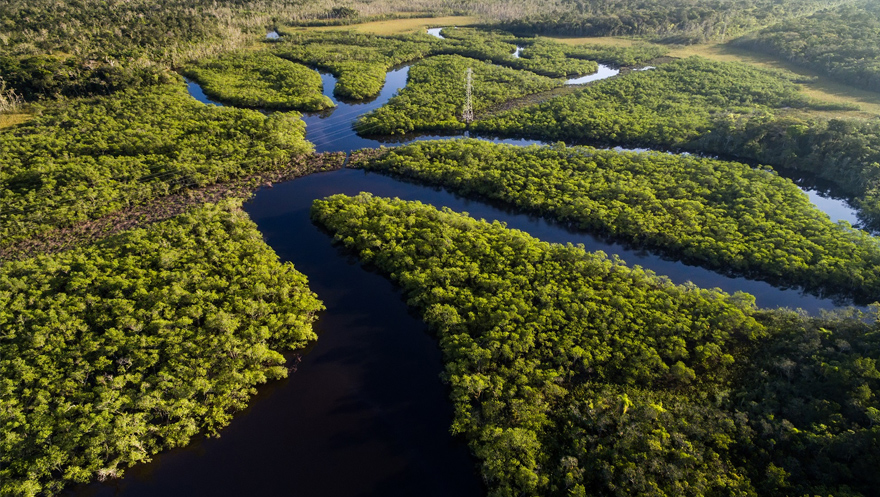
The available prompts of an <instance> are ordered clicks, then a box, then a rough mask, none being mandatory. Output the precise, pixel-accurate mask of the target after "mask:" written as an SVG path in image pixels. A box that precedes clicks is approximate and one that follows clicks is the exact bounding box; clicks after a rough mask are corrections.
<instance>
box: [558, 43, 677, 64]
mask: <svg viewBox="0 0 880 497" xmlns="http://www.w3.org/2000/svg"><path fill="white" fill-rule="evenodd" d="M561 47H562V49H563V50H564V51H565V54H566V55H567V56H568V57H573V58H577V59H587V60H595V61H599V62H603V63H605V64H612V65H616V66H635V65H639V64H644V63H645V62H648V61H650V60H652V59H656V58H658V57H662V56H664V55H666V53H667V49H666V48H665V47H663V46H660V45H652V44H649V43H636V44H634V45H631V46H628V47H613V46H608V45H592V44H584V45H561Z"/></svg>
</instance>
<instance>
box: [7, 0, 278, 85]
mask: <svg viewBox="0 0 880 497" xmlns="http://www.w3.org/2000/svg"><path fill="white" fill-rule="evenodd" d="M288 3H292V2H289V1H288V0H279V1H277V2H272V4H271V6H272V10H273V11H274V14H273V15H279V14H280V13H281V12H282V11H283V9H284V7H285V4H288ZM267 7H269V3H268V2H264V1H262V0H248V1H247V2H240V1H228V0H223V1H220V2H215V1H213V0H166V1H163V2H162V4H161V7H159V6H157V5H156V2H153V1H151V0H60V1H58V0H6V1H4V2H2V3H0V41H2V45H0V46H2V48H0V74H2V75H3V77H4V79H6V80H7V81H8V82H10V83H11V84H12V85H13V87H14V88H15V89H16V91H17V92H18V93H19V94H21V95H24V96H25V97H26V98H28V99H29V100H31V99H38V98H43V97H55V96H86V95H97V94H108V93H112V92H114V91H118V90H121V89H126V88H133V87H141V86H149V85H153V84H156V83H157V80H163V79H168V77H169V71H168V70H169V68H170V67H171V66H174V65H177V64H179V63H181V62H183V61H185V60H189V59H191V58H193V57H194V56H196V55H204V54H205V53H206V52H209V53H216V52H217V51H219V50H220V49H222V48H225V49H228V48H229V47H230V46H235V45H239V44H241V41H242V38H244V35H243V33H242V31H243V30H253V29H254V26H253V25H250V26H248V24H250V23H253V22H254V21H256V22H257V23H259V22H260V20H259V19H260V16H261V14H262V12H261V11H263V12H266V10H264V9H267ZM263 16H264V17H266V18H268V16H266V15H265V14H263ZM267 20H268V19H267ZM257 30H258V31H260V32H263V33H265V31H264V29H263V27H262V26H259V27H257ZM158 82H161V81H158Z"/></svg>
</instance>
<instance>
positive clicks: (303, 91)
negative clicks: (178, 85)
mask: <svg viewBox="0 0 880 497" xmlns="http://www.w3.org/2000/svg"><path fill="white" fill-rule="evenodd" d="M183 74H184V75H185V76H187V77H190V78H193V79H194V80H196V81H197V82H198V83H199V84H200V85H201V87H202V89H203V90H204V91H205V94H207V95H209V96H211V97H214V98H216V99H217V100H220V101H223V102H226V103H230V104H232V105H235V106H238V107H250V108H264V109H281V110H291V109H292V110H301V111H319V110H324V109H329V108H331V107H333V101H332V100H330V98H328V97H326V96H325V95H324V94H323V88H322V83H321V76H320V75H319V74H318V73H317V72H315V71H314V70H312V69H309V68H308V67H306V66H304V65H301V64H297V63H295V62H291V61H289V60H285V59H282V58H280V57H277V56H275V55H273V54H271V53H269V52H253V51H238V52H229V53H225V54H223V55H220V56H217V57H211V58H207V59H201V60H199V61H197V62H194V63H193V64H191V65H189V66H187V67H186V68H185V69H184V71H183Z"/></svg>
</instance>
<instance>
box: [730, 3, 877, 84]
mask: <svg viewBox="0 0 880 497" xmlns="http://www.w3.org/2000/svg"><path fill="white" fill-rule="evenodd" d="M735 43H736V44H737V45H740V46H744V47H746V48H750V49H753V50H759V51H762V52H767V53H770V54H773V55H777V56H780V57H783V58H785V59H787V60H790V61H792V62H795V63H797V64H800V65H803V66H806V67H810V68H813V69H817V70H818V71H821V72H824V73H826V74H829V75H830V76H832V77H834V78H836V79H838V80H840V81H843V82H844V83H847V84H850V85H855V86H859V87H862V88H865V89H868V90H874V91H880V5H878V4H877V3H876V2H859V3H858V4H857V5H844V6H841V7H838V8H836V9H829V10H823V11H821V12H817V13H816V14H813V15H812V16H809V17H802V18H797V19H792V20H789V21H786V22H782V23H779V24H776V25H774V26H770V27H768V28H765V29H763V30H761V31H760V32H758V33H755V34H754V35H749V36H746V37H743V38H740V39H739V40H736V42H735Z"/></svg>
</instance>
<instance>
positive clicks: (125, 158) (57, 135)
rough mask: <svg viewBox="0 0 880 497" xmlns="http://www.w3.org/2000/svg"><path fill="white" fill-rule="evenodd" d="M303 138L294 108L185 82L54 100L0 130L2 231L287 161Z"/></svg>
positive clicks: (16, 234) (81, 216) (13, 235)
mask: <svg viewBox="0 0 880 497" xmlns="http://www.w3.org/2000/svg"><path fill="white" fill-rule="evenodd" d="M303 136H304V125H303V122H302V121H301V120H300V119H299V115H298V114H296V113H274V114H272V115H271V116H268V117H267V116H264V115H263V114H261V113H259V112H257V111H252V110H245V109H235V108H231V107H216V106H210V105H203V104H201V103H199V102H197V101H196V100H194V99H193V98H191V97H190V96H189V95H187V93H186V90H185V89H184V87H183V85H179V86H175V87H168V86H164V87H155V88H153V89H151V90H148V91H134V90H131V91H126V92H122V93H118V94H115V95H113V96H112V97H108V98H93V99H85V100H69V101H60V102H57V103H52V104H50V105H48V106H45V107H44V108H43V109H42V111H41V113H40V115H38V116H36V117H34V118H33V119H31V120H29V121H28V122H27V123H25V124H22V125H19V126H16V127H14V128H9V129H5V130H2V131H0V164H3V167H2V169H0V239H2V242H3V243H4V244H6V243H11V242H13V241H15V240H19V239H22V238H24V237H26V236H27V235H28V234H31V233H34V232H38V231H42V230H46V229H49V228H51V227H58V226H68V225H70V224H71V223H74V222H77V221H83V220H87V219H94V218H96V217H99V216H102V215H105V214H108V213H110V212H114V211H117V210H120V209H124V208H125V207H126V206H127V205H131V204H133V203H138V202H142V201H145V200H147V199H150V198H153V197H157V196H162V195H167V194H169V193H171V192H175V191H180V190H183V189H186V188H189V187H192V186H198V185H206V184H210V183H214V182H217V181H221V180H224V179H229V178H235V177H239V176H243V175H246V174H249V173H253V172H257V171H261V170H267V169H270V168H273V167H279V166H281V165H286V164H287V163H289V162H290V160H291V158H292V157H293V156H294V155H299V154H303V153H306V152H309V151H310V150H311V145H310V144H309V143H308V142H306V141H305V140H304V139H303Z"/></svg>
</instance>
